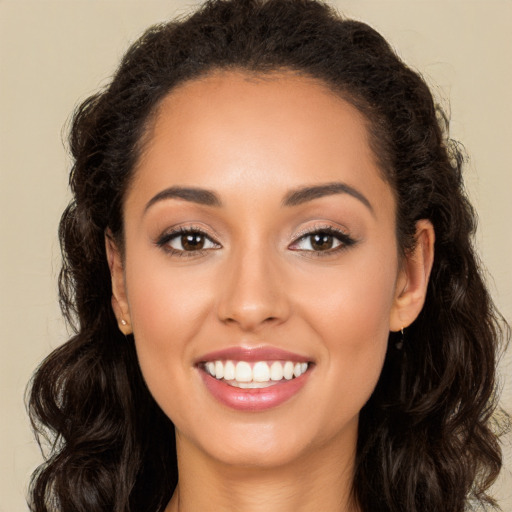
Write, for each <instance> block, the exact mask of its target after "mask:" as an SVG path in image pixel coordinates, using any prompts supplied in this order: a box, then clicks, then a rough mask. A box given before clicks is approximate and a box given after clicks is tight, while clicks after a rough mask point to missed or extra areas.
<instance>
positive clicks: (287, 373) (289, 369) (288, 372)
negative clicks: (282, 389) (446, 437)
mask: <svg viewBox="0 0 512 512" xmlns="http://www.w3.org/2000/svg"><path fill="white" fill-rule="evenodd" d="M283 376H284V378H285V379H286V380H290V379H291V378H292V377H293V363H292V362H291V361H286V363H284V368H283Z"/></svg>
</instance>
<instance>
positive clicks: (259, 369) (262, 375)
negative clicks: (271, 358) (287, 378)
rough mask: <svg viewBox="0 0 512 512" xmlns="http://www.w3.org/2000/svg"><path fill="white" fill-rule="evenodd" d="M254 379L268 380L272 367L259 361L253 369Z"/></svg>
mask: <svg viewBox="0 0 512 512" xmlns="http://www.w3.org/2000/svg"><path fill="white" fill-rule="evenodd" d="M252 380H253V381H254V382H268V381H269V380H270V368H269V367H268V364H267V363H264V362H263V361H259V362H258V363H256V364H255V365H254V367H253V369H252Z"/></svg>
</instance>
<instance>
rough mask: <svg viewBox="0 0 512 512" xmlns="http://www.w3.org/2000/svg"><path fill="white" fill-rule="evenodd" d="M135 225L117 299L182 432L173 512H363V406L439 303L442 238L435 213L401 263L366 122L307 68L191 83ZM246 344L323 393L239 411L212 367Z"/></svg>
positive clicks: (149, 137)
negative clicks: (415, 326) (355, 488)
mask: <svg viewBox="0 0 512 512" xmlns="http://www.w3.org/2000/svg"><path fill="white" fill-rule="evenodd" d="M184 189H186V190H187V192H186V193H183V190H184ZM191 189H193V191H192V192H190V190H191ZM177 190H178V193H176V191H177ZM298 191H300V193H298ZM124 220H125V256H124V258H122V257H121V254H120V251H119V250H118V248H117V247H116V246H115V244H114V243H113V242H112V241H111V240H110V239H107V252H108V257H109V262H110V267H111V272H112V284H113V301H112V302H113V307H114V311H115V313H116V316H117V318H118V320H119V328H120V329H121V330H122V331H123V332H125V333H129V332H133V333H134V337H135V342H136V348H137V354H138V358H139V362H140V365H141V369H142V372H143V374H144V378H145V380H146V382H147V385H148V387H149V389H150V391H151V393H152V395H153V396H154V398H155V400H156V401H157V402H158V404H159V405H160V407H161V408H162V410H163V411H164V412H165V413H166V414H167V415H168V416H169V418H171V420H172V421H173V423H174V425H175V427H176V434H177V450H178V466H179V475H180V476H179V484H178V488H177V489H176V491H175V493H174V496H173V499H172V500H171V502H170V503H169V505H168V507H167V509H166V511H167V512H192V511H197V510H217V511H225V512H234V511H244V512H258V511H260V510H265V511H268V510H272V511H273V512H291V511H294V512H301V511H311V510H322V511H325V512H357V511H358V508H357V504H355V503H352V502H351V500H350V490H351V488H352V484H353V472H354V457H355V452H356V442H357V428H358V418H359V411H360V410H361V408H362V407H363V405H364V404H365V403H366V401H367V400H368V398H369V397H370V395H371V393H372V391H373V389H374V387H375V385H376V383H377V380H378V378H379V375H380V372H381V369H382V365H383V361H384V357H385V354H386V350H387V340H388V335H389V331H398V330H400V329H401V328H402V327H406V326H407V325H409V324H410V323H411V322H412V321H413V320H414V319H415V318H416V316H417V315H418V313H419V311H420V310H421V308H422V306H423V303H424V299H425V293H426V286H427V282H428V277H429V273H430V269H431V265H432V258H433V244H434V232H433V228H432V226H431V224H430V223H429V222H428V221H419V222H418V224H417V233H416V238H417V246H416V249H415V251H414V252H413V253H412V254H410V255H408V256H407V257H406V258H405V259H404V260H402V261H400V258H399V256H398V254H399V251H398V248H397V243H396V235H395V204H394V196H393V193H392V190H391V189H390V186H389V184H388V183H387V182H386V181H385V180H384V179H383V177H382V173H381V171H380V169H379V168H378V166H377V164H376V158H375V155H373V153H372V151H371V149H370V146H369V144H368V139H367V129H366V124H365V119H364V118H363V117H362V115H361V114H360V113H359V112H358V111H357V110H356V109H355V108H354V107H352V106H351V105H350V104H349V103H347V102H346V101H344V100H343V99H341V98H340V97H339V96H337V95H335V94H334V93H332V92H331V91H329V90H328V89H327V88H326V87H325V86H324V85H323V84H322V83H321V82H318V81H315V80H312V79H308V78H305V77H299V76H296V75H293V74H291V73H281V74H273V75H267V76H265V77H255V76H249V75H247V74H244V73H241V72H217V73H213V74H211V75H209V76H207V77H205V78H203V79H200V80H195V81H191V82H187V83H185V84H184V85H182V86H180V87H179V88H177V89H175V90H173V91H171V93H170V94H169V95H168V96H167V98H165V100H164V101H163V102H162V104H161V106H160V109H159V111H158V114H157V116H156V118H155V120H154V123H153V125H152V126H151V127H150V128H149V129H148V132H147V134H146V145H145V150H144V152H143V155H142V157H141V159H140V162H139V163H138V166H137V168H136V171H135V178H134V181H133V183H132V186H131V188H130V190H129V191H128V193H127V196H126V200H125V205H124ZM184 231H185V233H184ZM188 236H192V237H193V239H194V241H195V242H196V245H197V248H194V247H191V246H190V245H187V244H188V242H187V240H188V238H187V237H188ZM319 240H321V241H322V243H318V241H319ZM231 347H244V348H259V347H273V348H277V349H281V350H286V351H289V352H292V353H294V354H297V355H298V356H300V357H301V358H303V359H304V360H305V361H308V362H309V366H308V373H307V381H305V382H306V384H304V386H303V387H301V388H300V390H299V391H297V392H296V393H295V394H294V395H293V396H291V398H289V399H287V400H286V401H285V402H284V403H281V404H279V405H277V406H275V407H269V408H262V409H260V410H257V411H252V410H239V409H237V408H233V407H230V406H227V405H226V404H225V403H221V402H220V401H219V400H218V399H217V398H216V397H215V396H213V395H212V393H211V392H210V391H209V389H208V388H207V386H205V382H206V381H207V379H209V378H210V377H208V376H206V377H205V372H204V365H203V363H201V364H198V361H203V360H204V358H205V354H208V353H209V352H211V351H218V350H224V349H226V348H231Z"/></svg>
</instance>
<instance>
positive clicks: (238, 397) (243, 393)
mask: <svg viewBox="0 0 512 512" xmlns="http://www.w3.org/2000/svg"><path fill="white" fill-rule="evenodd" d="M310 372H311V370H308V371H307V372H306V373H303V374H302V375H301V376H300V377H296V378H294V379H291V380H282V381H280V382H279V383H278V384H274V385H272V386H269V387H267V388H256V389H242V388H236V387H234V386H230V385H229V384H226V383H225V382H224V381H222V380H218V379H216V378H215V377H212V376H211V375H208V374H207V373H206V372H205V371H203V370H202V369H199V373H200V374H201V377H202V379H203V382H204V383H205V386H206V388H207V389H208V391H209V392H210V393H211V394H212V395H213V396H214V397H215V398H216V399H217V400H219V402H221V403H223V404H224V405H227V406H228V407H231V408H232V409H237V410H239V411H263V410H265V409H271V408H272V407H277V406H278V405H281V404H282V403H284V402H286V401H287V400H289V399H290V398H292V396H294V395H296V394H297V393H298V392H299V391H300V390H301V389H302V387H303V386H304V384H306V381H307V379H308V377H309V374H310Z"/></svg>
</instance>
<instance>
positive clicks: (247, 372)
mask: <svg viewBox="0 0 512 512" xmlns="http://www.w3.org/2000/svg"><path fill="white" fill-rule="evenodd" d="M215 365H217V363H215ZM216 377H217V379H218V378H219V377H218V375H216ZM235 380H237V381H238V382H251V380H252V370H251V365H250V364H249V363H246V362H245V361H239V362H238V363H236V368H235Z"/></svg>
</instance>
